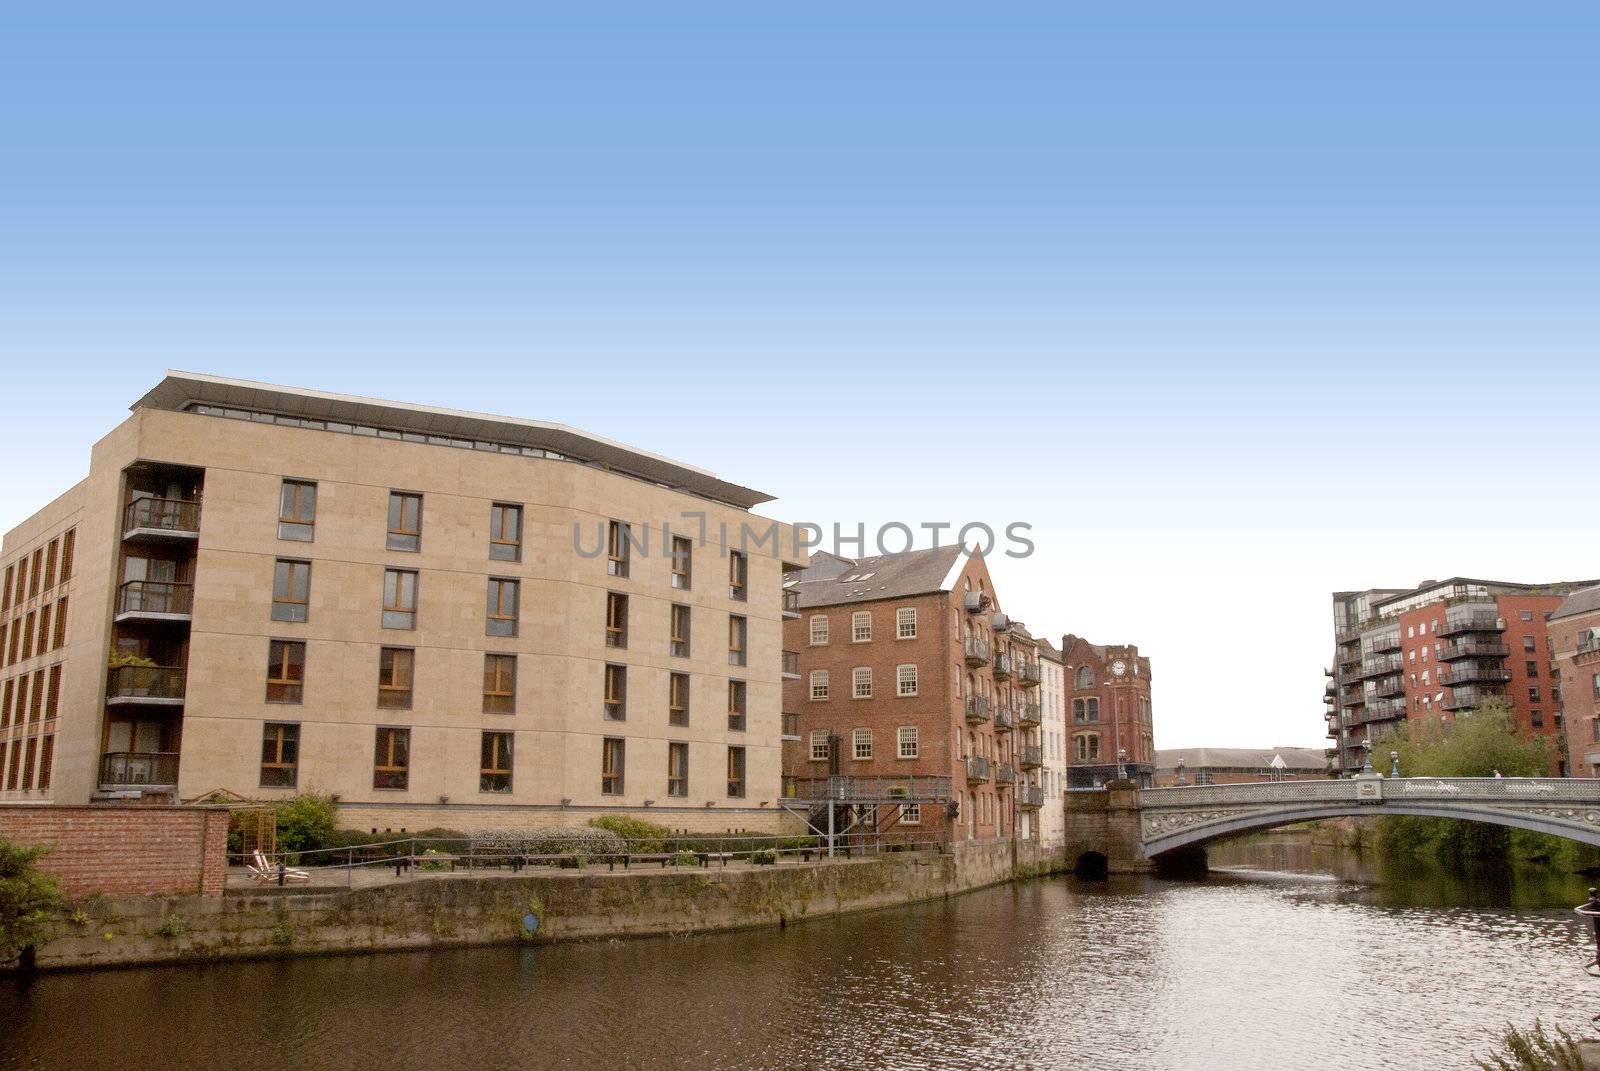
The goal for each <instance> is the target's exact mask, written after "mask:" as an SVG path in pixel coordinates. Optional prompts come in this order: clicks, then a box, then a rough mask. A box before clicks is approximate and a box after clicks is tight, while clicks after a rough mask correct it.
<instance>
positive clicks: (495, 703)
mask: <svg viewBox="0 0 1600 1071" xmlns="http://www.w3.org/2000/svg"><path fill="white" fill-rule="evenodd" d="M483 712H484V713H485V714H515V713H516V712H517V656H516V655H508V654H486V655H484V656H483Z"/></svg>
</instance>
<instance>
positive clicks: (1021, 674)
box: [1017, 658, 1044, 688]
mask: <svg viewBox="0 0 1600 1071" xmlns="http://www.w3.org/2000/svg"><path fill="white" fill-rule="evenodd" d="M1017 679H1018V681H1020V682H1021V684H1022V686H1023V687H1024V688H1032V687H1034V686H1035V685H1037V684H1039V683H1040V682H1041V681H1042V680H1043V679H1044V676H1043V673H1042V672H1041V671H1040V669H1039V663H1037V662H1035V661H1034V660H1033V659H1031V658H1030V659H1028V660H1027V661H1025V662H1023V663H1022V664H1021V665H1020V666H1019V667H1018V669H1017Z"/></svg>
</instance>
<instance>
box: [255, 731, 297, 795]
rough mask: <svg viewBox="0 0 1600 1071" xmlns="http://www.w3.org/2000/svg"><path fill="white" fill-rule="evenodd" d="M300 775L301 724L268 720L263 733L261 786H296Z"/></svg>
mask: <svg viewBox="0 0 1600 1071" xmlns="http://www.w3.org/2000/svg"><path fill="white" fill-rule="evenodd" d="M299 776H300V726H299V725H297V724H294V723H291V722H274V721H269V722H267V724H266V726H265V728H264V729H263V730H262V735H261V787H262V788H294V787H295V784H296V782H297V781H298V779H299Z"/></svg>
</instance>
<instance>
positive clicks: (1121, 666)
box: [1111, 658, 1128, 677]
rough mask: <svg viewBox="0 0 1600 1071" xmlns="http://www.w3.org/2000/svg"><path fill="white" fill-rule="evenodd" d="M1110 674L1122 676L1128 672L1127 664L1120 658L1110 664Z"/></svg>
mask: <svg viewBox="0 0 1600 1071" xmlns="http://www.w3.org/2000/svg"><path fill="white" fill-rule="evenodd" d="M1111 672H1113V673H1115V674H1116V675H1117V676H1119V677H1120V676H1122V675H1123V674H1124V673H1126V672H1128V663H1126V662H1124V661H1123V660H1122V659H1120V658H1119V659H1117V660H1116V661H1115V662H1113V663H1111Z"/></svg>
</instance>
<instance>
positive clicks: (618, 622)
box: [606, 591, 628, 648]
mask: <svg viewBox="0 0 1600 1071" xmlns="http://www.w3.org/2000/svg"><path fill="white" fill-rule="evenodd" d="M606 646H607V647H618V648H622V647H626V646H628V597H627V596H626V595H624V594H622V593H621V592H617V591H608V592H606Z"/></svg>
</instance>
